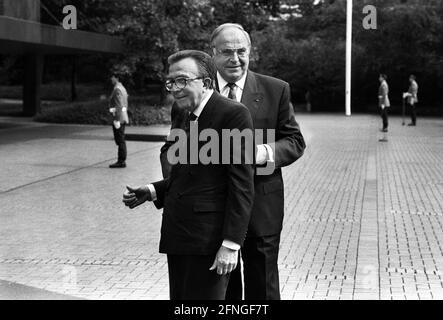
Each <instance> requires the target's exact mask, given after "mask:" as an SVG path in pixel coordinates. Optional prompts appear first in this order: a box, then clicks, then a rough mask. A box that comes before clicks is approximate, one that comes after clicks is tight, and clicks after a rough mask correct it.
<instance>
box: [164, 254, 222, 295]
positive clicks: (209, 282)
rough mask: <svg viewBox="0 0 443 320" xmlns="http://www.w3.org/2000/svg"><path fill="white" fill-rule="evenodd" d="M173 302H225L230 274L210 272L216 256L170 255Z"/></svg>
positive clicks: (170, 288) (170, 282) (169, 266)
mask: <svg viewBox="0 0 443 320" xmlns="http://www.w3.org/2000/svg"><path fill="white" fill-rule="evenodd" d="M167 256H168V272H169V294H170V298H171V300H224V299H225V295H226V288H227V287H228V282H229V274H227V275H219V274H217V270H212V271H211V270H209V268H210V267H211V266H212V264H213V262H214V259H215V255H209V256H206V255H171V254H168V255H167Z"/></svg>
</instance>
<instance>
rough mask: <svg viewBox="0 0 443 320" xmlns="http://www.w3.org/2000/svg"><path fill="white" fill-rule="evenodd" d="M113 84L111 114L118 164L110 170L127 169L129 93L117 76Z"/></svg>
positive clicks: (113, 78) (114, 77)
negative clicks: (126, 139) (126, 138)
mask: <svg viewBox="0 0 443 320" xmlns="http://www.w3.org/2000/svg"><path fill="white" fill-rule="evenodd" d="M111 82H112V85H113V86H114V89H113V90H112V94H111V97H110V98H109V112H111V114H112V117H113V121H112V131H113V133H114V141H115V144H116V145H117V146H118V153H117V155H118V158H117V162H116V163H113V164H111V165H109V168H125V167H126V156H127V150H126V141H125V127H126V124H127V123H129V118H128V112H127V110H128V93H127V92H126V89H125V87H124V86H123V85H122V83H121V82H120V81H119V77H118V75H117V74H113V75H112V76H111Z"/></svg>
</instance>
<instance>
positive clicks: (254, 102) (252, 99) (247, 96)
mask: <svg viewBox="0 0 443 320" xmlns="http://www.w3.org/2000/svg"><path fill="white" fill-rule="evenodd" d="M262 101H263V94H262V93H260V92H259V91H258V87H257V80H256V77H255V74H254V73H253V72H252V71H248V75H247V76H246V82H245V87H244V88H243V95H242V99H241V103H243V104H244V105H245V106H246V107H247V108H248V109H249V112H250V113H251V116H252V120H253V121H254V123H255V118H256V116H257V113H258V110H259V108H260V107H261V105H262Z"/></svg>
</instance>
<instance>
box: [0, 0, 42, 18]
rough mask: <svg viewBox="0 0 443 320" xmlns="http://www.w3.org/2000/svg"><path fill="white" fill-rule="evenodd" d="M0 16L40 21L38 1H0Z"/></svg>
mask: <svg viewBox="0 0 443 320" xmlns="http://www.w3.org/2000/svg"><path fill="white" fill-rule="evenodd" d="M0 15H3V16H8V17H14V18H18V19H24V20H31V21H40V0H0Z"/></svg>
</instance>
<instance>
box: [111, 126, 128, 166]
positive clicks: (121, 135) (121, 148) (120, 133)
mask: <svg viewBox="0 0 443 320" xmlns="http://www.w3.org/2000/svg"><path fill="white" fill-rule="evenodd" d="M125 127H126V124H124V123H121V124H120V128H118V129H116V128H115V127H114V125H113V126H112V130H113V132H114V141H115V144H116V145H117V146H118V160H117V161H118V162H125V161H126V154H127V150H126V141H125Z"/></svg>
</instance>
